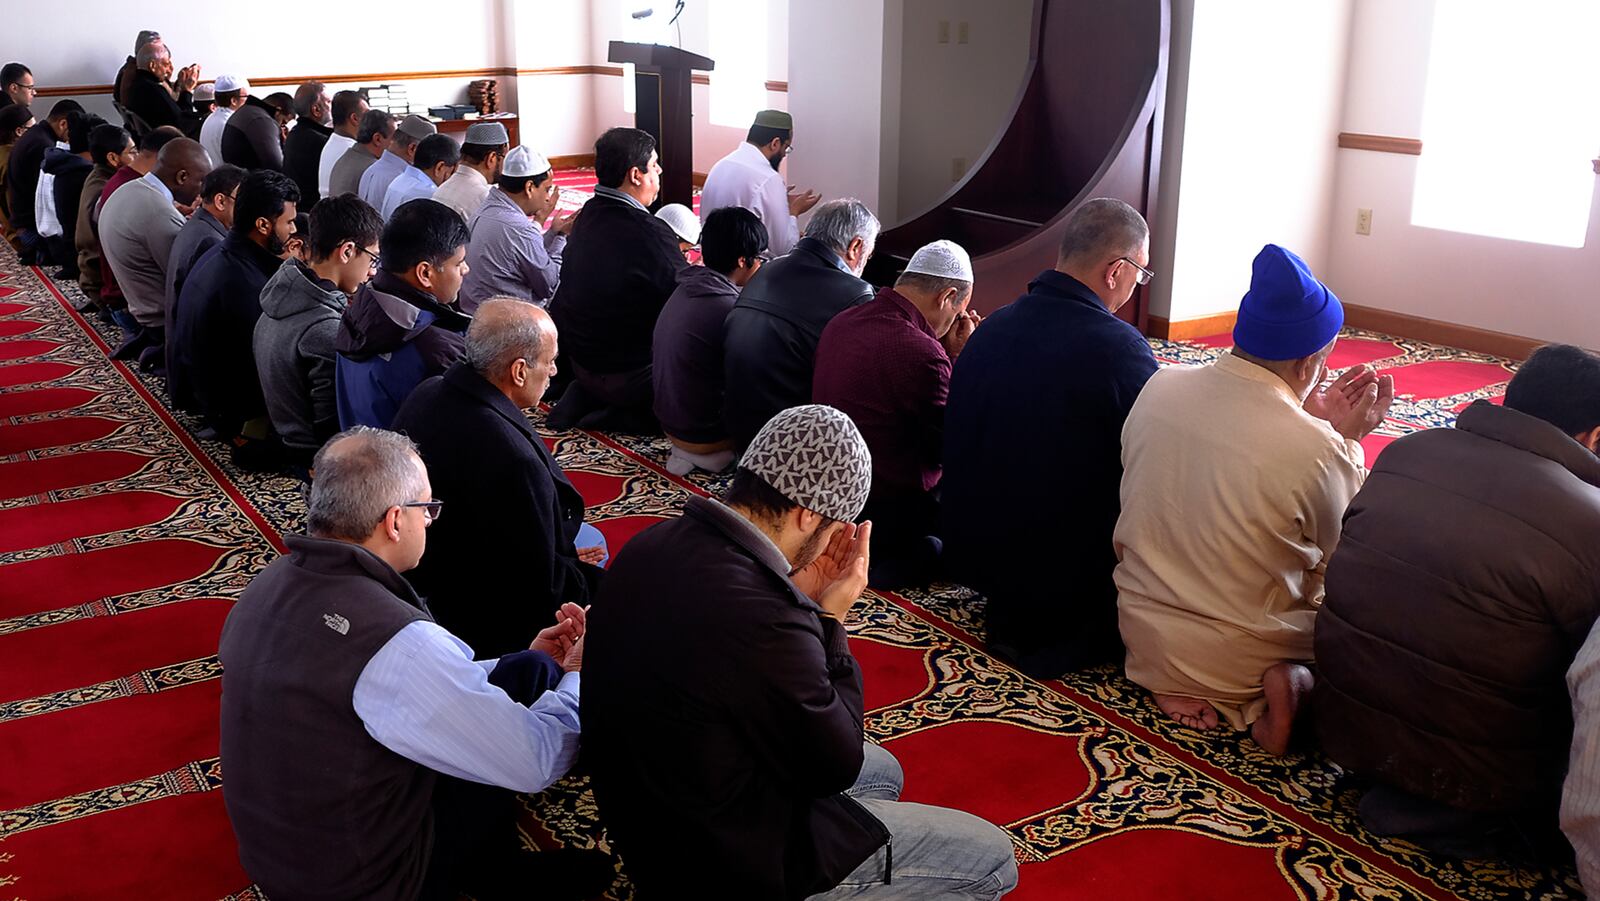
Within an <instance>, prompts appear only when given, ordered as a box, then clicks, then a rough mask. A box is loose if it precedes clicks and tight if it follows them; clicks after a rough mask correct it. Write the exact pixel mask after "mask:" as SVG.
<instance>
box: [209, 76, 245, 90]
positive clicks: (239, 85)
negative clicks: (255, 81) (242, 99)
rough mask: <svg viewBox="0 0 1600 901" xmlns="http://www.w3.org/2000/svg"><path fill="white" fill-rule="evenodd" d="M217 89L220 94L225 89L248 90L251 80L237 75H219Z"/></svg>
mask: <svg viewBox="0 0 1600 901" xmlns="http://www.w3.org/2000/svg"><path fill="white" fill-rule="evenodd" d="M216 89H217V93H219V94H220V93H223V92H225V91H248V90H250V82H249V81H248V80H247V79H244V78H240V77H239V76H237V75H218V76H217V82H216Z"/></svg>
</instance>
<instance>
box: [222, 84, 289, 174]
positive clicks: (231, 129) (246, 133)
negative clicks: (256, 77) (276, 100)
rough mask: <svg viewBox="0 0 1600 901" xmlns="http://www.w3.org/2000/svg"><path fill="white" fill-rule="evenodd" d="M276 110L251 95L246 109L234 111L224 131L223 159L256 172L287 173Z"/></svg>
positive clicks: (247, 99)
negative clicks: (285, 171)
mask: <svg viewBox="0 0 1600 901" xmlns="http://www.w3.org/2000/svg"><path fill="white" fill-rule="evenodd" d="M274 112H275V110H273V108H272V107H271V106H269V105H267V103H266V101H264V100H262V99H260V98H259V97H256V96H255V95H253V94H252V95H251V96H249V97H247V98H245V101H244V106H241V107H239V108H238V109H236V110H234V112H233V115H231V116H229V117H228V124H227V125H225V126H223V128H222V159H223V162H226V163H229V164H231V165H234V166H242V167H244V168H245V169H250V170H252V171H254V170H256V169H276V170H278V171H279V172H282V171H283V141H282V135H281V134H280V133H279V131H278V120H277V119H276V118H275V117H274V116H273V113H274Z"/></svg>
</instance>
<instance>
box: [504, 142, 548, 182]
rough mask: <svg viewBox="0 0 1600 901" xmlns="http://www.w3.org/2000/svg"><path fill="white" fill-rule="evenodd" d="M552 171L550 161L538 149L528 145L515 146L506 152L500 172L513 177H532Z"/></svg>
mask: <svg viewBox="0 0 1600 901" xmlns="http://www.w3.org/2000/svg"><path fill="white" fill-rule="evenodd" d="M549 171H550V161H549V160H547V159H545V158H544V157H543V156H541V155H540V154H539V153H538V152H537V151H534V150H529V149H528V148H526V147H521V146H518V147H513V148H511V151H510V152H509V153H507V154H506V161H505V162H504V163H501V164H500V174H501V175H509V176H511V177H512V178H532V177H533V176H535V175H543V174H545V173H546V172H549Z"/></svg>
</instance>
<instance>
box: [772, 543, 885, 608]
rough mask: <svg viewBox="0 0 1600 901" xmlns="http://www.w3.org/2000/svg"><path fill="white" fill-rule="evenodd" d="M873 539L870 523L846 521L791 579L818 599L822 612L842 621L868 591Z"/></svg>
mask: <svg viewBox="0 0 1600 901" xmlns="http://www.w3.org/2000/svg"><path fill="white" fill-rule="evenodd" d="M871 542H872V523H871V522H864V523H861V524H860V525H856V524H855V523H849V522H847V523H844V524H843V527H842V528H840V529H838V530H837V531H835V532H834V533H833V537H832V538H830V539H828V546H827V547H825V548H823V550H822V553H821V554H818V555H817V558H816V559H815V560H812V561H811V562H810V563H808V564H806V565H805V566H803V567H801V568H800V569H797V570H795V571H794V572H793V573H792V574H790V576H789V580H790V581H792V582H794V584H795V587H796V588H798V589H800V590H801V591H803V592H805V593H806V597H809V598H811V599H812V600H813V601H816V602H817V606H818V607H821V608H822V612H823V613H826V614H827V615H829V616H831V617H833V618H834V619H837V620H841V621H842V620H843V619H844V616H845V614H846V613H849V612H850V608H851V606H853V605H854V604H855V602H856V600H857V599H858V598H860V597H861V593H862V592H863V591H866V590H867V568H868V564H869V562H870V561H871V557H872V551H871Z"/></svg>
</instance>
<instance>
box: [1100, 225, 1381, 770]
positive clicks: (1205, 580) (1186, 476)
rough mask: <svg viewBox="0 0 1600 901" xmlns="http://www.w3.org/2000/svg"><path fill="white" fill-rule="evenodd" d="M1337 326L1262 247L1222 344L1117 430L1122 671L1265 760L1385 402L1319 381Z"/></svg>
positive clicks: (1161, 382)
mask: <svg viewBox="0 0 1600 901" xmlns="http://www.w3.org/2000/svg"><path fill="white" fill-rule="evenodd" d="M1343 325H1344V308H1343V307H1342V306H1341V305H1340V304H1339V299H1338V298H1337V297H1335V296H1334V295H1333V292H1332V291H1329V290H1328V289H1327V288H1326V287H1324V286H1323V284H1322V283H1321V282H1319V281H1317V279H1316V277H1315V276H1313V275H1312V274H1311V270H1310V269H1309V268H1307V266H1306V264H1305V262H1304V261H1303V260H1301V259H1300V258H1299V257H1297V256H1295V255H1294V254H1292V253H1290V252H1289V251H1287V250H1284V249H1283V248H1281V247H1278V246H1276V245H1272V244H1269V245H1267V246H1266V247H1265V248H1263V249H1262V251H1261V252H1260V253H1259V254H1257V255H1256V259H1255V263H1254V266H1253V269H1252V274H1251V279H1250V291H1249V292H1248V293H1247V294H1245V296H1244V299H1243V301H1241V302H1240V304H1239V321H1238V325H1237V326H1235V327H1234V330H1233V340H1234V348H1233V350H1232V351H1231V352H1229V353H1226V354H1223V355H1222V357H1221V358H1220V359H1218V360H1217V362H1216V363H1213V364H1212V365H1210V366H1201V367H1179V368H1172V369H1164V370H1162V371H1160V372H1157V373H1156V374H1155V375H1153V376H1151V377H1150V381H1149V382H1148V383H1146V384H1145V387H1144V390H1143V391H1142V392H1140V394H1139V399H1138V400H1136V401H1134V404H1133V409H1132V410H1131V411H1130V412H1129V413H1128V421H1127V423H1126V424H1125V425H1124V426H1123V430H1122V467H1123V475H1122V515H1121V516H1120V518H1119V519H1118V520H1117V528H1116V531H1115V532H1114V533H1113V541H1114V546H1115V549H1116V552H1117V560H1118V564H1117V569H1116V572H1115V574H1114V578H1115V580H1116V583H1117V590H1118V598H1117V613H1118V622H1119V625H1120V627H1121V631H1122V640H1123V643H1124V644H1125V645H1126V646H1127V649H1128V656H1127V667H1128V678H1130V679H1132V680H1133V681H1135V682H1137V683H1139V684H1140V685H1142V686H1144V687H1145V688H1147V689H1149V690H1150V691H1151V692H1152V693H1153V694H1154V695H1155V700H1156V703H1157V704H1158V705H1159V706H1160V707H1161V709H1162V711H1163V712H1165V713H1166V714H1167V715H1168V716H1170V717H1172V718H1173V719H1174V720H1177V721H1178V722H1179V723H1181V724H1183V725H1185V726H1189V727H1191V728H1195V729H1211V728H1215V727H1216V726H1217V724H1218V714H1219V712H1220V714H1221V716H1222V717H1225V718H1226V719H1227V721H1228V723H1229V724H1230V725H1232V726H1233V728H1235V729H1244V728H1246V727H1249V728H1250V731H1251V735H1252V736H1253V737H1254V738H1255V740H1256V741H1257V742H1258V743H1259V744H1260V745H1261V746H1262V747H1263V748H1265V749H1266V750H1267V751H1268V752H1270V753H1273V754H1282V753H1284V752H1285V751H1286V750H1287V749H1288V745H1289V736H1290V727H1291V726H1292V725H1293V723H1294V717H1295V714H1296V713H1297V712H1298V710H1299V709H1300V707H1301V701H1302V700H1303V698H1304V695H1305V693H1306V692H1307V691H1309V690H1310V688H1311V683H1312V675H1311V671H1310V670H1309V669H1308V668H1307V667H1306V666H1305V665H1304V664H1306V663H1309V662H1310V661H1311V659H1312V656H1311V637H1312V625H1313V623H1314V622H1315V619H1316V615H1317V608H1318V607H1320V606H1321V604H1322V574H1323V571H1324V569H1325V568H1326V566H1327V562H1328V557H1329V556H1330V555H1331V554H1332V553H1333V549H1334V546H1335V545H1336V544H1338V541H1339V522H1340V517H1342V516H1344V511H1345V507H1347V506H1348V505H1349V503H1350V499H1351V498H1352V497H1354V496H1355V493H1356V491H1357V489H1359V488H1360V487H1361V482H1362V480H1363V479H1364V478H1366V474H1367V471H1366V469H1365V468H1364V466H1363V462H1364V457H1363V455H1362V450H1361V444H1360V440H1361V439H1362V438H1363V437H1365V436H1366V435H1367V434H1368V433H1369V432H1371V431H1372V430H1373V429H1374V428H1376V427H1377V425H1378V423H1380V422H1382V421H1383V417H1384V414H1385V413H1387V412H1388V410H1389V404H1390V403H1392V402H1393V400H1394V380H1393V379H1392V378H1390V377H1389V376H1384V377H1382V378H1379V377H1378V375H1377V374H1376V373H1375V372H1374V371H1373V370H1372V369H1371V367H1367V366H1355V367H1351V368H1350V369H1348V370H1346V371H1345V372H1344V374H1342V375H1341V376H1339V378H1338V379H1337V380H1335V381H1334V382H1332V384H1324V381H1323V379H1324V376H1325V375H1326V373H1327V365H1328V364H1327V361H1328V355H1329V354H1330V353H1332V352H1333V345H1334V342H1335V340H1336V338H1337V336H1338V334H1339V329H1340V327H1341V326H1343Z"/></svg>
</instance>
